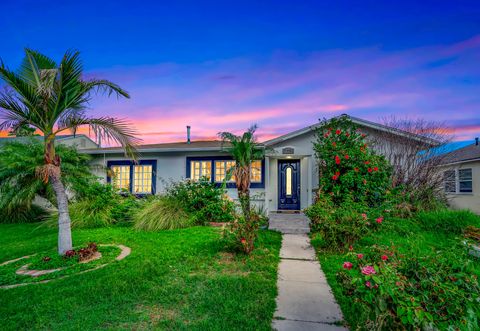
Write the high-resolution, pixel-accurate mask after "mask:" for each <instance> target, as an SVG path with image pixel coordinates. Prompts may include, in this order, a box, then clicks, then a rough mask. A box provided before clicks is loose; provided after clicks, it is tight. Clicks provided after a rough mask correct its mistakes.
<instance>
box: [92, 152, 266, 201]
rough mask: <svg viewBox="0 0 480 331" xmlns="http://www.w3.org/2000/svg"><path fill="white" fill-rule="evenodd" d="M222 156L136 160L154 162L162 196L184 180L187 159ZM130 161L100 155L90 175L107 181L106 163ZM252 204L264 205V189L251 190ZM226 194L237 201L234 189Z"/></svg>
mask: <svg viewBox="0 0 480 331" xmlns="http://www.w3.org/2000/svg"><path fill="white" fill-rule="evenodd" d="M222 155H223V156H224V155H226V154H225V153H219V152H189V153H182V152H175V153H161V152H158V153H141V154H140V156H139V157H138V160H156V161H157V169H155V171H156V189H157V191H156V193H157V194H162V193H163V192H165V188H166V187H167V186H168V185H169V183H171V182H177V181H181V180H185V178H186V172H187V157H196V156H222ZM120 160H130V158H128V157H125V155H124V154H121V153H118V154H101V155H95V156H94V157H93V159H92V161H91V163H90V164H91V169H92V173H93V174H94V175H95V176H97V177H99V179H100V180H101V181H103V182H106V181H107V171H106V170H107V169H106V168H107V164H108V161H120ZM250 191H251V196H252V202H253V203H254V204H255V205H258V206H264V205H265V189H264V188H252V189H251V190H250ZM227 194H228V196H230V197H231V198H232V199H234V200H238V194H237V189H236V188H228V189H227Z"/></svg>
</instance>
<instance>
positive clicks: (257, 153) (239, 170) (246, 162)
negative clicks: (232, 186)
mask: <svg viewBox="0 0 480 331" xmlns="http://www.w3.org/2000/svg"><path fill="white" fill-rule="evenodd" d="M256 130H257V126H256V125H252V126H251V127H250V128H249V129H248V130H247V131H246V132H244V133H243V134H242V135H241V136H237V135H235V134H233V133H230V132H220V133H218V136H219V137H220V138H221V139H222V142H223V144H224V149H225V150H226V151H227V152H228V153H229V154H230V155H231V156H232V158H233V159H234V160H235V167H234V168H233V169H232V171H231V173H232V175H234V176H235V183H236V185H237V190H238V198H239V200H240V204H241V207H242V212H243V216H244V217H245V220H246V221H249V220H250V216H251V215H250V183H251V177H250V173H251V164H252V161H255V160H261V159H263V157H264V155H265V150H264V149H263V148H261V147H260V146H259V145H258V144H257V141H256V139H255V131H256Z"/></svg>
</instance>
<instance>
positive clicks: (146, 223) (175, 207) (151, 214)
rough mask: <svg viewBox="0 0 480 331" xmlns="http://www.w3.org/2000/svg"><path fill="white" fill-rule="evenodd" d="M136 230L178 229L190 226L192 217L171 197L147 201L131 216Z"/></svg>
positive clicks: (179, 202) (180, 203)
mask: <svg viewBox="0 0 480 331" xmlns="http://www.w3.org/2000/svg"><path fill="white" fill-rule="evenodd" d="M133 221H134V227H135V229H137V230H146V231H159V230H171V229H180V228H185V227H188V226H190V225H192V223H193V220H192V215H191V214H190V213H189V212H187V211H186V210H185V209H184V206H183V204H182V202H181V201H179V200H177V199H174V198H171V197H165V196H163V197H155V198H153V199H149V200H148V201H147V202H145V204H144V205H143V208H141V209H138V210H137V211H136V212H135V213H134V215H133Z"/></svg>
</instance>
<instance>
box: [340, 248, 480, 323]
mask: <svg viewBox="0 0 480 331" xmlns="http://www.w3.org/2000/svg"><path fill="white" fill-rule="evenodd" d="M414 251H415V249H414V248H413V249H412V250H411V252H409V253H408V254H405V253H404V254H400V253H398V252H396V249H395V247H393V246H392V247H380V246H376V245H374V246H371V247H370V248H369V249H365V250H363V251H362V252H353V251H351V252H349V253H348V254H346V255H345V257H344V262H343V271H340V272H338V273H337V280H338V282H339V283H340V284H341V285H342V290H343V292H344V294H345V295H346V296H347V297H349V298H351V300H352V303H353V302H356V303H361V304H362V307H363V310H362V311H361V313H360V315H363V316H362V317H360V316H359V318H361V319H362V320H363V322H362V323H361V324H360V325H364V329H365V330H405V329H408V330H421V329H423V330H478V329H479V327H480V325H479V324H478V320H477V316H480V315H479V314H480V306H479V305H478V302H479V300H480V286H479V283H478V279H477V276H476V274H475V268H474V263H472V262H473V261H472V258H471V257H469V256H468V255H467V252H466V250H465V248H464V247H463V246H461V245H460V244H458V245H453V246H452V247H450V248H448V249H444V250H435V251H432V252H431V253H430V254H427V255H425V256H417V254H415V253H414ZM339 268H341V266H339Z"/></svg>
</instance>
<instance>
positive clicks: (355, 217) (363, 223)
mask: <svg viewBox="0 0 480 331" xmlns="http://www.w3.org/2000/svg"><path fill="white" fill-rule="evenodd" d="M386 214H387V212H385V210H383V209H381V208H369V207H368V206H367V204H366V203H365V202H363V201H357V202H356V201H353V199H352V198H351V196H350V195H348V196H347V198H346V199H345V200H344V201H343V203H342V204H341V205H340V206H335V203H334V202H333V198H332V197H331V196H330V195H320V196H319V197H318V199H317V201H316V203H315V204H313V205H312V206H310V207H308V208H307V209H306V210H305V215H307V216H308V217H309V218H310V220H311V224H310V226H311V229H312V232H315V233H318V234H320V236H321V237H322V239H323V242H324V248H328V249H342V248H346V247H348V246H349V245H352V244H354V243H355V242H356V241H357V240H358V239H360V238H362V237H363V236H364V235H366V234H368V233H369V232H372V231H375V230H376V229H378V228H379V227H381V225H382V223H383V222H384V216H383V215H386Z"/></svg>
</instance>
